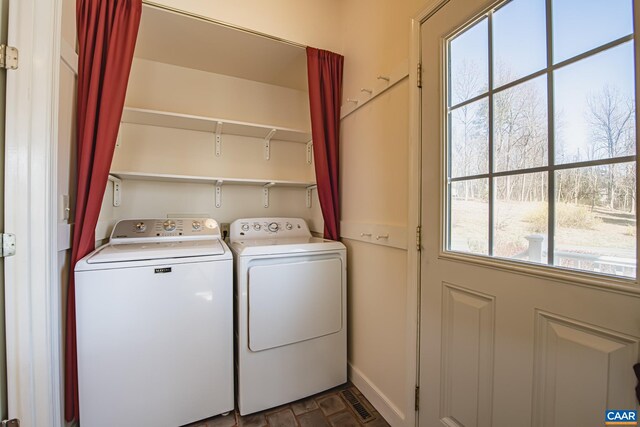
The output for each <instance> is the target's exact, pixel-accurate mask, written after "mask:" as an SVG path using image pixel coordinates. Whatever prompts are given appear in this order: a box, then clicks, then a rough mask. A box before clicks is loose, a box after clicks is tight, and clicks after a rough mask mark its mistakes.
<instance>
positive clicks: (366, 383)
mask: <svg viewBox="0 0 640 427" xmlns="http://www.w3.org/2000/svg"><path fill="white" fill-rule="evenodd" d="M348 369H349V380H350V381H351V382H352V383H353V385H355V386H356V387H357V388H358V390H360V392H361V393H362V394H363V395H364V397H366V398H367V400H368V401H369V403H371V404H372V405H373V407H374V408H375V409H376V410H377V411H378V412H380V415H382V416H383V417H384V419H385V420H386V421H387V422H388V423H389V424H391V426H392V427H400V426H405V425H407V424H406V422H407V419H406V416H405V414H404V413H403V412H402V411H401V410H400V408H398V407H397V406H395V405H394V404H393V403H392V402H391V399H389V398H388V397H387V396H385V394H384V393H382V391H381V390H380V389H379V388H378V387H376V385H375V384H374V383H373V381H371V380H370V379H369V378H368V377H367V376H366V375H364V374H363V373H362V371H360V370H359V369H358V368H356V367H355V366H353V365H352V364H351V363H349V364H348Z"/></svg>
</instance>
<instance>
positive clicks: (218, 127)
mask: <svg viewBox="0 0 640 427" xmlns="http://www.w3.org/2000/svg"><path fill="white" fill-rule="evenodd" d="M222 124H223V123H222V122H218V123H217V124H216V157H220V156H221V155H222Z"/></svg>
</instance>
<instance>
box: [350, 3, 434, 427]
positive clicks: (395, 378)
mask: <svg viewBox="0 0 640 427" xmlns="http://www.w3.org/2000/svg"><path fill="white" fill-rule="evenodd" d="M423 3H426V2H423V1H422V0H404V1H393V0H347V1H345V2H344V4H343V7H342V9H341V15H342V18H341V19H342V21H343V27H342V37H343V40H344V43H343V47H342V53H343V54H344V56H345V72H344V89H343V104H346V102H345V100H346V99H347V98H352V99H357V98H360V99H364V98H363V97H366V96H367V95H366V94H363V93H362V92H361V88H368V89H378V88H380V87H381V84H384V83H383V82H381V81H379V80H377V78H376V77H377V76H379V75H383V76H389V75H391V74H392V73H394V72H397V70H398V67H402V66H403V64H408V59H409V48H410V34H411V18H412V17H414V16H415V15H416V14H417V12H418V10H419V9H420V8H421V7H423ZM404 66H405V67H407V65H404ZM408 71H409V70H408V69H407V70H405V72H408ZM412 90H415V89H414V88H413V87H410V86H409V79H408V78H405V79H404V80H402V81H401V82H400V83H398V84H397V85H396V86H394V87H393V88H391V89H389V90H388V91H386V92H384V93H382V94H381V95H380V96H378V97H377V98H375V99H374V100H372V101H370V102H368V103H367V104H365V105H364V106H362V107H361V108H359V109H358V110H356V111H355V112H353V113H352V114H350V115H349V116H347V117H346V118H345V119H344V120H343V121H342V123H341V124H342V129H341V138H342V139H341V156H342V168H341V176H342V205H343V211H342V216H343V221H348V222H349V223H359V222H360V223H373V224H376V225H378V226H379V227H381V228H383V229H384V228H385V227H391V226H396V227H398V226H399V227H404V229H405V230H406V233H407V241H408V242H413V233H414V231H413V230H409V229H408V226H407V225H408V214H409V212H408V188H409V172H408V169H409V157H408V156H409V131H410V129H409V95H410V91H412ZM345 243H346V244H347V246H348V248H349V260H350V262H351V263H350V265H349V287H350V293H349V296H350V303H349V313H350V340H349V359H350V360H349V362H350V364H351V368H352V371H353V372H354V375H355V376H356V377H361V378H364V379H365V380H366V382H367V385H368V386H370V389H367V388H368V387H366V386H365V387H364V388H365V389H367V390H366V392H365V395H367V397H368V398H369V399H370V400H372V401H373V402H380V403H379V405H380V407H379V408H378V409H379V410H380V411H381V412H382V414H383V415H384V416H385V418H386V419H387V421H389V422H390V423H391V424H392V425H413V422H414V416H415V415H414V408H413V405H414V402H413V396H412V394H413V393H412V391H413V386H414V385H415V374H414V368H415V367H412V366H411V364H412V361H413V360H414V359H413V354H412V352H411V349H410V344H411V342H412V340H413V339H414V337H412V336H411V335H410V334H409V331H408V323H407V319H409V318H411V314H412V311H413V313H415V310H416V306H414V305H409V302H410V301H412V300H413V298H412V295H410V294H409V292H411V291H412V288H410V287H409V286H408V281H407V279H408V277H407V263H408V252H407V250H406V249H396V248H389V247H385V246H380V245H374V244H371V243H364V242H361V241H357V240H346V241H345ZM416 304H417V303H416Z"/></svg>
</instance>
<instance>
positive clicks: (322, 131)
mask: <svg viewBox="0 0 640 427" xmlns="http://www.w3.org/2000/svg"><path fill="white" fill-rule="evenodd" d="M343 64H344V57H343V56H342V55H338V54H336V53H333V52H329V51H326V50H320V49H315V48H312V47H308V48H307V72H308V77H309V103H310V107H311V108H310V110H311V133H312V135H313V155H314V162H315V167H316V180H317V182H318V198H319V199H320V208H321V209H322V217H323V218H324V237H325V238H327V239H332V240H338V239H339V238H340V194H339V189H340V187H339V170H338V168H339V165H340V162H339V154H340V153H339V147H340V101H341V98H342V69H343Z"/></svg>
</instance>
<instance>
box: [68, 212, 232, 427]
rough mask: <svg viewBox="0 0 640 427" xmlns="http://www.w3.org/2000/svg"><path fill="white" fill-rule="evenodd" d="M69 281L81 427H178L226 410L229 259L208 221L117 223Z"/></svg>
mask: <svg viewBox="0 0 640 427" xmlns="http://www.w3.org/2000/svg"><path fill="white" fill-rule="evenodd" d="M75 283H76V319H77V349H78V387H79V395H80V396H79V397H80V422H81V423H82V425H83V426H89V427H103V426H104V427H107V426H108V427H113V426H121V427H125V426H132V427H133V426H136V427H139V426H166V427H176V426H180V425H184V424H188V423H191V422H194V421H198V420H201V419H204V418H208V417H211V416H214V415H217V414H220V413H224V412H228V411H232V410H233V409H234V399H233V397H234V396H233V260H232V255H231V252H230V251H229V248H228V247H227V246H226V244H225V243H224V241H223V240H222V239H221V238H220V229H219V227H218V224H217V223H216V221H214V220H213V219H207V218H202V219H142V220H123V221H120V222H118V223H117V224H116V226H115V228H114V229H113V233H112V234H111V239H110V241H109V243H108V244H106V245H104V246H102V247H100V248H99V249H97V250H95V251H94V252H92V253H91V254H89V255H88V256H86V257H85V258H83V259H82V260H80V261H79V262H78V263H77V265H76V268H75Z"/></svg>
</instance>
